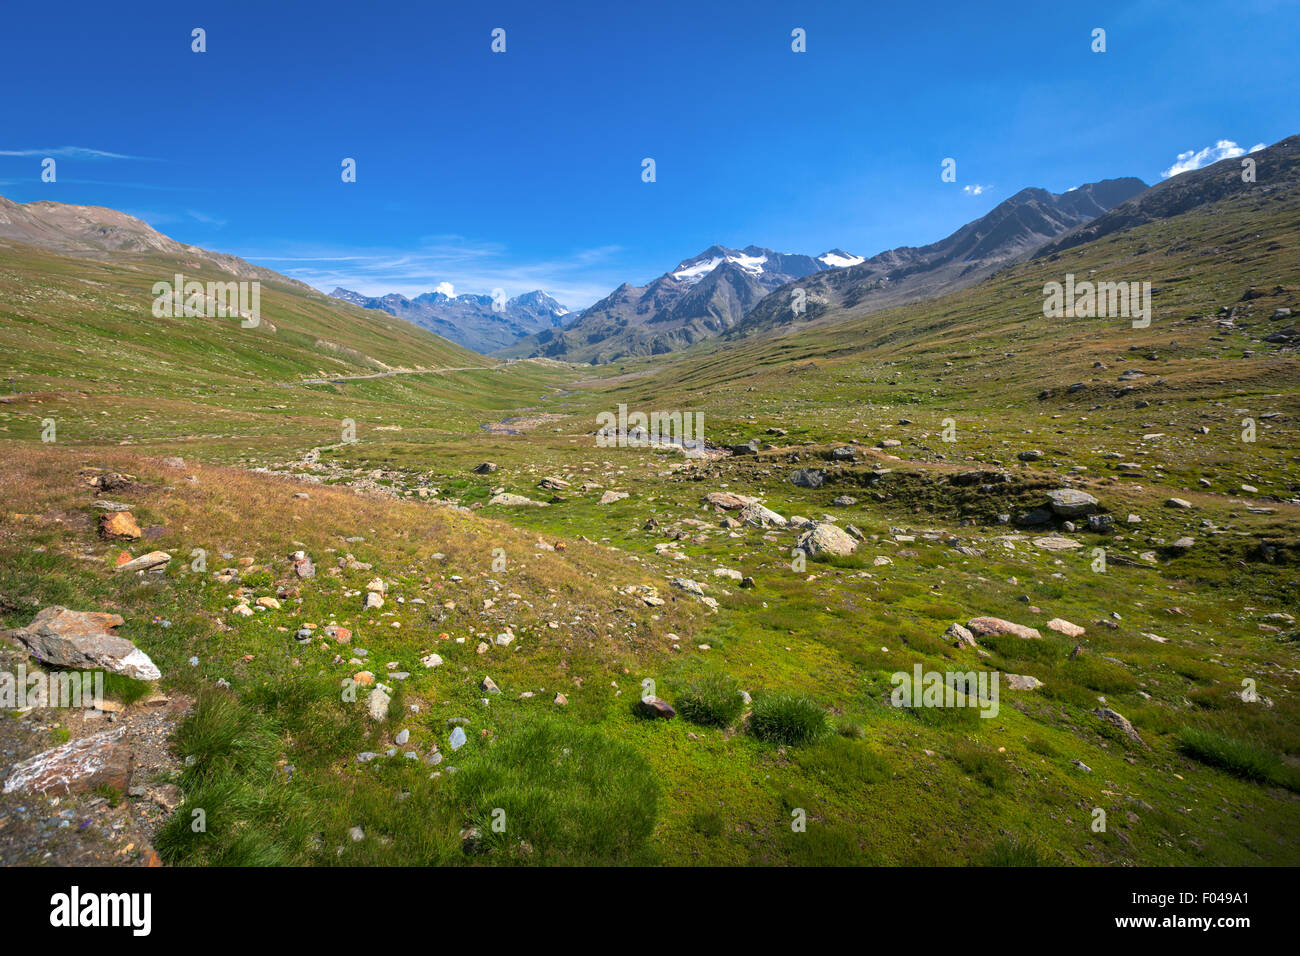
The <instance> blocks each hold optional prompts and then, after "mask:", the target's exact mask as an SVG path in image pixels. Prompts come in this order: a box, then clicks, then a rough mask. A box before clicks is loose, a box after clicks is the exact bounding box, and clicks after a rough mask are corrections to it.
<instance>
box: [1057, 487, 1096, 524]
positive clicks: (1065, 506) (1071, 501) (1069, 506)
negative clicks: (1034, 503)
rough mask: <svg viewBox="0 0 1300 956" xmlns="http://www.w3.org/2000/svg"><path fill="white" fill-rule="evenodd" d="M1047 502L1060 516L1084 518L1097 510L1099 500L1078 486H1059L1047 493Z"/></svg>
mask: <svg viewBox="0 0 1300 956" xmlns="http://www.w3.org/2000/svg"><path fill="white" fill-rule="evenodd" d="M1047 503H1048V505H1049V506H1050V507H1051V509H1052V512H1053V513H1054V514H1055V515H1056V516H1057V517H1058V518H1083V517H1086V516H1087V515H1090V514H1094V513H1096V511H1097V505H1098V501H1097V499H1096V498H1094V497H1093V496H1092V495H1090V494H1088V493H1087V492H1086V491H1079V490H1078V489H1077V488H1057V489H1055V490H1053V491H1049V492H1048V493H1047Z"/></svg>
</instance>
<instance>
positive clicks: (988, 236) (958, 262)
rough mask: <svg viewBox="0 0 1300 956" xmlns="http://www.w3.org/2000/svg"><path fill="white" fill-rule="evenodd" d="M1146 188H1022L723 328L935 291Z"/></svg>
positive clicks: (760, 327)
mask: <svg viewBox="0 0 1300 956" xmlns="http://www.w3.org/2000/svg"><path fill="white" fill-rule="evenodd" d="M1144 189H1146V184H1145V183H1143V182H1142V181H1141V180H1140V179H1134V178H1125V179H1107V180H1103V181H1102V182H1098V183H1089V184H1088V185H1086V186H1080V187H1079V188H1078V189H1074V190H1071V191H1069V192H1065V193H1059V194H1057V193H1050V192H1048V191H1047V190H1045V189H1037V188H1028V189H1022V190H1021V191H1020V192H1018V193H1016V194H1015V195H1014V196H1012V197H1011V198H1010V199H1007V200H1005V201H1004V202H1002V203H999V204H998V205H997V206H996V207H995V208H994V209H993V210H992V211H990V212H989V213H988V214H987V215H985V216H982V217H981V218H979V219H976V220H975V221H974V222H970V223H967V224H966V225H964V226H962V227H961V228H960V229H958V230H957V231H956V232H954V233H953V234H952V235H950V236H948V237H947V238H945V239H941V240H939V241H938V242H934V243H931V244H930V245H928V246H921V247H919V248H914V247H907V246H905V247H902V248H899V249H890V250H888V251H887V252H882V253H880V254H879V255H876V256H872V257H871V258H870V259H867V260H866V261H864V262H862V263H859V264H857V265H854V266H851V267H849V268H847V269H837V270H835V271H833V272H827V273H821V274H818V275H816V276H810V277H808V278H807V279H806V280H803V281H801V282H799V283H798V288H800V289H802V290H803V292H804V293H805V295H806V299H805V307H806V311H805V312H804V313H803V314H800V315H796V314H795V312H794V311H793V309H792V302H793V296H794V292H795V289H794V287H790V288H782V289H780V290H777V291H776V292H774V293H773V294H771V295H769V296H768V297H767V298H765V299H764V300H763V301H762V302H760V303H758V304H757V305H756V306H755V307H754V309H753V310H752V312H750V313H749V314H748V315H746V316H745V319H744V321H742V322H740V323H738V324H737V325H736V327H735V328H734V329H732V330H731V331H730V332H729V333H728V337H729V338H733V339H734V338H742V337H744V336H747V335H753V334H755V333H761V332H768V331H772V330H774V329H780V328H783V327H785V326H788V325H791V324H794V323H796V322H798V323H805V322H812V321H815V320H818V319H820V318H822V317H823V316H825V315H827V314H829V313H833V311H834V310H835V309H837V308H845V309H851V308H857V307H858V306H862V305H867V306H869V307H871V308H872V309H884V308H890V307H891V306H896V305H902V304H904V303H906V302H915V301H918V300H921V299H927V298H934V297H935V296H940V295H944V294H946V293H948V292H952V291H954V290H957V289H961V288H964V287H966V286H969V285H972V284H974V283H976V282H979V281H980V280H981V279H984V278H987V277H988V276H989V275H992V274H993V273H994V272H995V271H997V270H998V269H1000V268H1003V267H1004V266H1006V265H1009V264H1011V263H1014V262H1018V261H1021V260H1023V259H1025V258H1028V257H1029V256H1030V255H1032V254H1033V253H1034V252H1035V251H1036V250H1038V249H1039V248H1041V247H1042V246H1043V244H1044V243H1046V242H1049V241H1050V240H1051V239H1053V238H1055V237H1057V236H1060V235H1062V234H1063V233H1066V232H1068V231H1070V230H1072V229H1074V228H1076V227H1078V226H1079V225H1081V224H1082V223H1085V222H1088V221H1089V220H1091V219H1093V218H1094V217H1096V216H1100V215H1102V214H1104V213H1106V212H1107V211H1108V210H1110V209H1112V208H1114V207H1115V206H1117V205H1119V204H1120V203H1122V202H1124V201H1125V200H1127V199H1129V198H1130V197H1132V196H1134V195H1137V194H1138V193H1140V192H1141V191H1142V190H1144Z"/></svg>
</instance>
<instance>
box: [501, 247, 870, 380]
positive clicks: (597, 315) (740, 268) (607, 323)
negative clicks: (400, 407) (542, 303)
mask: <svg viewBox="0 0 1300 956" xmlns="http://www.w3.org/2000/svg"><path fill="white" fill-rule="evenodd" d="M862 261H863V260H862V258H861V257H860V256H854V255H850V254H849V253H847V252H844V251H842V250H840V249H832V250H831V251H830V252H826V253H823V254H822V255H820V256H806V255H791V254H785V253H779V252H774V251H773V250H771V249H764V248H761V247H759V246H746V247H745V248H744V249H729V248H727V247H725V246H719V245H714V246H710V247H709V248H708V249H705V250H704V251H703V252H701V253H700V254H699V255H697V256H693V257H691V258H689V259H684V260H682V261H681V262H679V263H678V264H677V266H676V267H675V268H674V269H672V270H670V271H669V272H666V273H664V274H663V275H661V276H660V277H659V278H657V279H655V280H654V281H652V282H650V283H648V284H647V285H644V286H634V285H632V284H631V283H627V282H625V283H623V284H622V285H620V286H619V287H618V288H617V289H615V290H614V291H613V292H611V293H610V294H609V295H607V296H606V297H605V298H603V299H601V300H600V301H599V302H597V303H596V304H595V305H593V306H591V307H590V308H588V309H584V310H583V311H582V312H581V313H580V314H579V315H577V316H576V317H575V318H573V319H572V320H571V321H570V322H568V323H567V324H566V325H565V326H564V327H563V328H561V329H548V330H545V331H542V332H539V333H537V334H536V335H532V336H529V337H528V338H524V339H521V340H520V341H518V342H516V343H515V344H514V345H511V346H510V347H508V348H505V349H502V350H501V351H500V352H498V353H497V354H499V355H502V356H505V357H512V358H524V357H529V356H543V357H547V358H554V359H561V360H564V361H569V362H594V363H601V362H612V361H616V360H617V359H619V358H622V357H624V356H627V355H660V354H664V353H666V352H673V351H676V350H677V349H681V348H684V347H686V346H688V345H691V344H693V343H695V342H698V341H700V340H701V339H707V338H714V337H716V336H718V335H721V334H722V333H724V332H726V331H727V330H728V329H730V328H731V327H732V326H734V325H735V324H736V323H737V322H738V321H740V319H741V318H742V317H743V316H744V315H745V314H746V313H747V312H748V311H749V310H750V309H751V308H753V307H754V305H755V304H756V303H758V302H759V301H761V300H762V299H763V297H764V296H766V295H767V294H768V293H769V292H771V291H772V290H773V289H777V288H780V287H781V286H783V285H785V284H787V283H789V282H793V281H795V280H798V279H802V278H804V277H805V276H809V275H814V274H816V273H823V272H830V271H834V270H838V269H842V268H846V267H849V266H853V265H857V264H859V263H861V262H862Z"/></svg>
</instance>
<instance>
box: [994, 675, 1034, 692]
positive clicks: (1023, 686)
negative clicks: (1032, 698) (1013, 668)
mask: <svg viewBox="0 0 1300 956" xmlns="http://www.w3.org/2000/svg"><path fill="white" fill-rule="evenodd" d="M1002 676H1003V677H1005V678H1006V679H1007V686H1008V687H1010V688H1011V689H1012V690H1038V688H1040V687H1042V686H1043V682H1042V681H1040V680H1039V679H1038V678H1037V677H1030V676H1029V675H1027V674H1004V675H1002Z"/></svg>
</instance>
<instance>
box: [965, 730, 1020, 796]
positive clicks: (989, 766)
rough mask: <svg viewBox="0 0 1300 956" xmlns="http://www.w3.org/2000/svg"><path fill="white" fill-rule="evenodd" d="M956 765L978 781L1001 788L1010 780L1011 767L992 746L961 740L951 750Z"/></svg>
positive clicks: (994, 787)
mask: <svg viewBox="0 0 1300 956" xmlns="http://www.w3.org/2000/svg"><path fill="white" fill-rule="evenodd" d="M952 759H953V760H955V761H956V762H957V766H959V767H961V769H962V770H963V771H965V772H966V773H968V774H970V776H972V777H974V778H975V779H976V780H978V781H980V783H982V784H984V785H985V786H987V787H990V788H992V789H994V790H1001V789H1003V788H1004V787H1006V785H1007V783H1008V782H1009V781H1010V780H1011V768H1010V767H1009V766H1008V765H1007V761H1006V759H1005V758H1004V757H1003V756H1002V755H1001V754H999V753H998V752H997V751H996V750H994V749H993V748H992V747H987V746H985V745H983V744H979V743H976V742H974V741H971V740H963V741H961V742H960V743H959V744H957V746H956V747H954V748H953V751H952Z"/></svg>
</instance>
